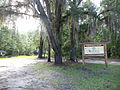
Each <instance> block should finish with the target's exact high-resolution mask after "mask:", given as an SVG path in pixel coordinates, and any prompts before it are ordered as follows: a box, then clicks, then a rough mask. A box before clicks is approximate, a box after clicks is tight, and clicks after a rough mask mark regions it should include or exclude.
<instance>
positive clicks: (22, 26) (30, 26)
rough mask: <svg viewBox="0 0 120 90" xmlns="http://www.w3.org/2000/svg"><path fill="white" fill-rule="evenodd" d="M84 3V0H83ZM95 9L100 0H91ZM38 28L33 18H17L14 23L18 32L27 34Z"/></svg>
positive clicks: (37, 23)
mask: <svg viewBox="0 0 120 90" xmlns="http://www.w3.org/2000/svg"><path fill="white" fill-rule="evenodd" d="M83 1H84V0H83ZM91 1H92V2H93V3H95V5H96V6H97V7H99V6H100V1H101V0H91ZM38 26H39V22H38V21H36V20H35V19H34V18H32V17H31V18H30V17H28V18H27V19H25V18H20V17H19V18H18V19H17V21H16V27H17V29H18V31H19V32H22V33H24V32H27V31H30V30H36V29H37V28H38Z"/></svg>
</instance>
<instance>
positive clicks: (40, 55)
mask: <svg viewBox="0 0 120 90" xmlns="http://www.w3.org/2000/svg"><path fill="white" fill-rule="evenodd" d="M42 54H43V39H42V36H41V37H40V46H39V55H38V58H43V57H42Z"/></svg>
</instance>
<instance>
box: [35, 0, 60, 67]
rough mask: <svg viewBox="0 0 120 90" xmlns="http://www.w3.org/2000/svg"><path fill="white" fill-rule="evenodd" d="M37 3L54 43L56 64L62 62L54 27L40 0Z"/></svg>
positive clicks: (52, 43)
mask: <svg viewBox="0 0 120 90" xmlns="http://www.w3.org/2000/svg"><path fill="white" fill-rule="evenodd" d="M35 3H36V5H37V9H38V11H39V12H40V18H41V20H42V21H43V24H44V25H45V26H46V30H47V32H48V35H49V38H50V42H51V45H52V48H53V50H54V52H55V64H59V65H61V64H62V53H61V49H60V45H59V43H58V38H57V37H56V36H55V35H54V33H53V31H52V29H53V27H52V25H51V24H50V23H51V22H50V20H49V18H48V17H47V15H46V14H45V11H44V9H43V7H42V5H41V3H40V1H39V0H36V2H35Z"/></svg>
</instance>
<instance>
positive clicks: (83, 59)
mask: <svg viewBox="0 0 120 90" xmlns="http://www.w3.org/2000/svg"><path fill="white" fill-rule="evenodd" d="M82 61H83V62H82V63H83V64H85V58H84V44H83V45H82Z"/></svg>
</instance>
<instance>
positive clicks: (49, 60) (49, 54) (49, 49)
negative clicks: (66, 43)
mask: <svg viewBox="0 0 120 90" xmlns="http://www.w3.org/2000/svg"><path fill="white" fill-rule="evenodd" d="M50 52H51V48H50V42H49V40H48V62H51V58H50V56H51V53H50Z"/></svg>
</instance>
